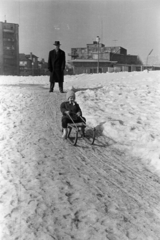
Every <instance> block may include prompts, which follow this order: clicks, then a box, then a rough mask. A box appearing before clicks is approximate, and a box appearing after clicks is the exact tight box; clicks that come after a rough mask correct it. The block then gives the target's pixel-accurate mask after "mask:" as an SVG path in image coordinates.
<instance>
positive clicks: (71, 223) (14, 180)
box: [0, 71, 160, 240]
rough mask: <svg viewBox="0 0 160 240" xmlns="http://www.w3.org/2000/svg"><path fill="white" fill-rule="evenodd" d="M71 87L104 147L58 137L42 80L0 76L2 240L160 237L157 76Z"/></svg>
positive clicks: (78, 81) (56, 101) (90, 80)
mask: <svg viewBox="0 0 160 240" xmlns="http://www.w3.org/2000/svg"><path fill="white" fill-rule="evenodd" d="M68 89H74V90H75V92H76V100H77V102H78V103H79V104H80V107H81V109H82V112H83V116H84V117H85V118H86V119H87V123H88V125H91V126H95V127H96V128H97V132H98V133H99V135H98V136H100V137H99V138H100V141H101V140H102V141H101V145H98V144H97V145H95V147H93V148H92V147H90V146H88V145H87V144H85V142H84V141H83V140H82V146H81V147H73V146H70V145H69V144H67V142H65V141H63V140H62V138H61V132H60V131H58V127H59V126H60V116H61V113H60V109H59V105H60V102H61V101H62V100H64V99H65V94H61V93H59V91H58V86H57V84H56V87H55V93H54V92H53V93H49V92H48V90H49V81H48V76H39V77H32V76H29V77H16V76H0V240H1V239H2V240H52V239H55V240H71V239H74V240H89V239H93V240H108V239H109V240H121V239H124V240H127V239H129V240H134V239H136V240H144V239H146V240H159V234H160V230H159V223H160V205H159V199H160V185H159V183H160V181H159V176H160V148H159V145H160V71H152V72H149V73H148V72H145V71H144V72H131V73H128V72H123V73H106V74H93V75H86V74H82V75H76V76H65V83H64V90H65V91H67V90H68ZM103 135H104V136H105V137H103ZM103 141H105V144H103ZM97 142H98V141H97ZM107 144H108V145H107ZM144 166H145V167H144ZM146 168H148V169H149V170H150V171H148V170H147V169H146ZM156 174H158V176H157V175H156Z"/></svg>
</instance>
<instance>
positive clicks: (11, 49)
mask: <svg viewBox="0 0 160 240" xmlns="http://www.w3.org/2000/svg"><path fill="white" fill-rule="evenodd" d="M0 75H19V25H18V24H14V23H7V22H6V21H5V22H0Z"/></svg>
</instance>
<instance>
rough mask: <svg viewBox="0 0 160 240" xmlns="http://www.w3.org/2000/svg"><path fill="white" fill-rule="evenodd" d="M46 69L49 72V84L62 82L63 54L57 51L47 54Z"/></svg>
mask: <svg viewBox="0 0 160 240" xmlns="http://www.w3.org/2000/svg"><path fill="white" fill-rule="evenodd" d="M48 69H49V71H50V82H63V81H64V69H65V52H64V51H62V50H61V49H59V51H58V54H57V53H56V50H55V49H54V50H52V51H50V52H49V56H48Z"/></svg>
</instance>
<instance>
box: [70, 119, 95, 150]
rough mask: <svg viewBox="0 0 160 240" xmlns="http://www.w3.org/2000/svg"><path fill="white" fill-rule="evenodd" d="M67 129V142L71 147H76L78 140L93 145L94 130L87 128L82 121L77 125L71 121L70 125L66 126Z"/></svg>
mask: <svg viewBox="0 0 160 240" xmlns="http://www.w3.org/2000/svg"><path fill="white" fill-rule="evenodd" d="M70 118H71V117H70ZM71 119H72V118H71ZM81 119H82V118H81ZM67 129H68V134H67V140H68V141H69V142H70V143H71V144H72V145H73V146H76V144H77V140H78V138H83V139H85V140H86V141H87V142H88V143H89V144H91V145H93V144H94V141H95V132H96V129H95V128H90V127H88V126H87V125H86V123H85V122H84V121H83V119H82V122H79V123H75V122H74V121H73V119H72V123H69V124H68V126H67ZM71 132H72V134H71Z"/></svg>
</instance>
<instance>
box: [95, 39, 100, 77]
mask: <svg viewBox="0 0 160 240" xmlns="http://www.w3.org/2000/svg"><path fill="white" fill-rule="evenodd" d="M96 42H97V47H98V49H97V52H98V61H97V73H99V43H100V37H99V36H97V37H96Z"/></svg>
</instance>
